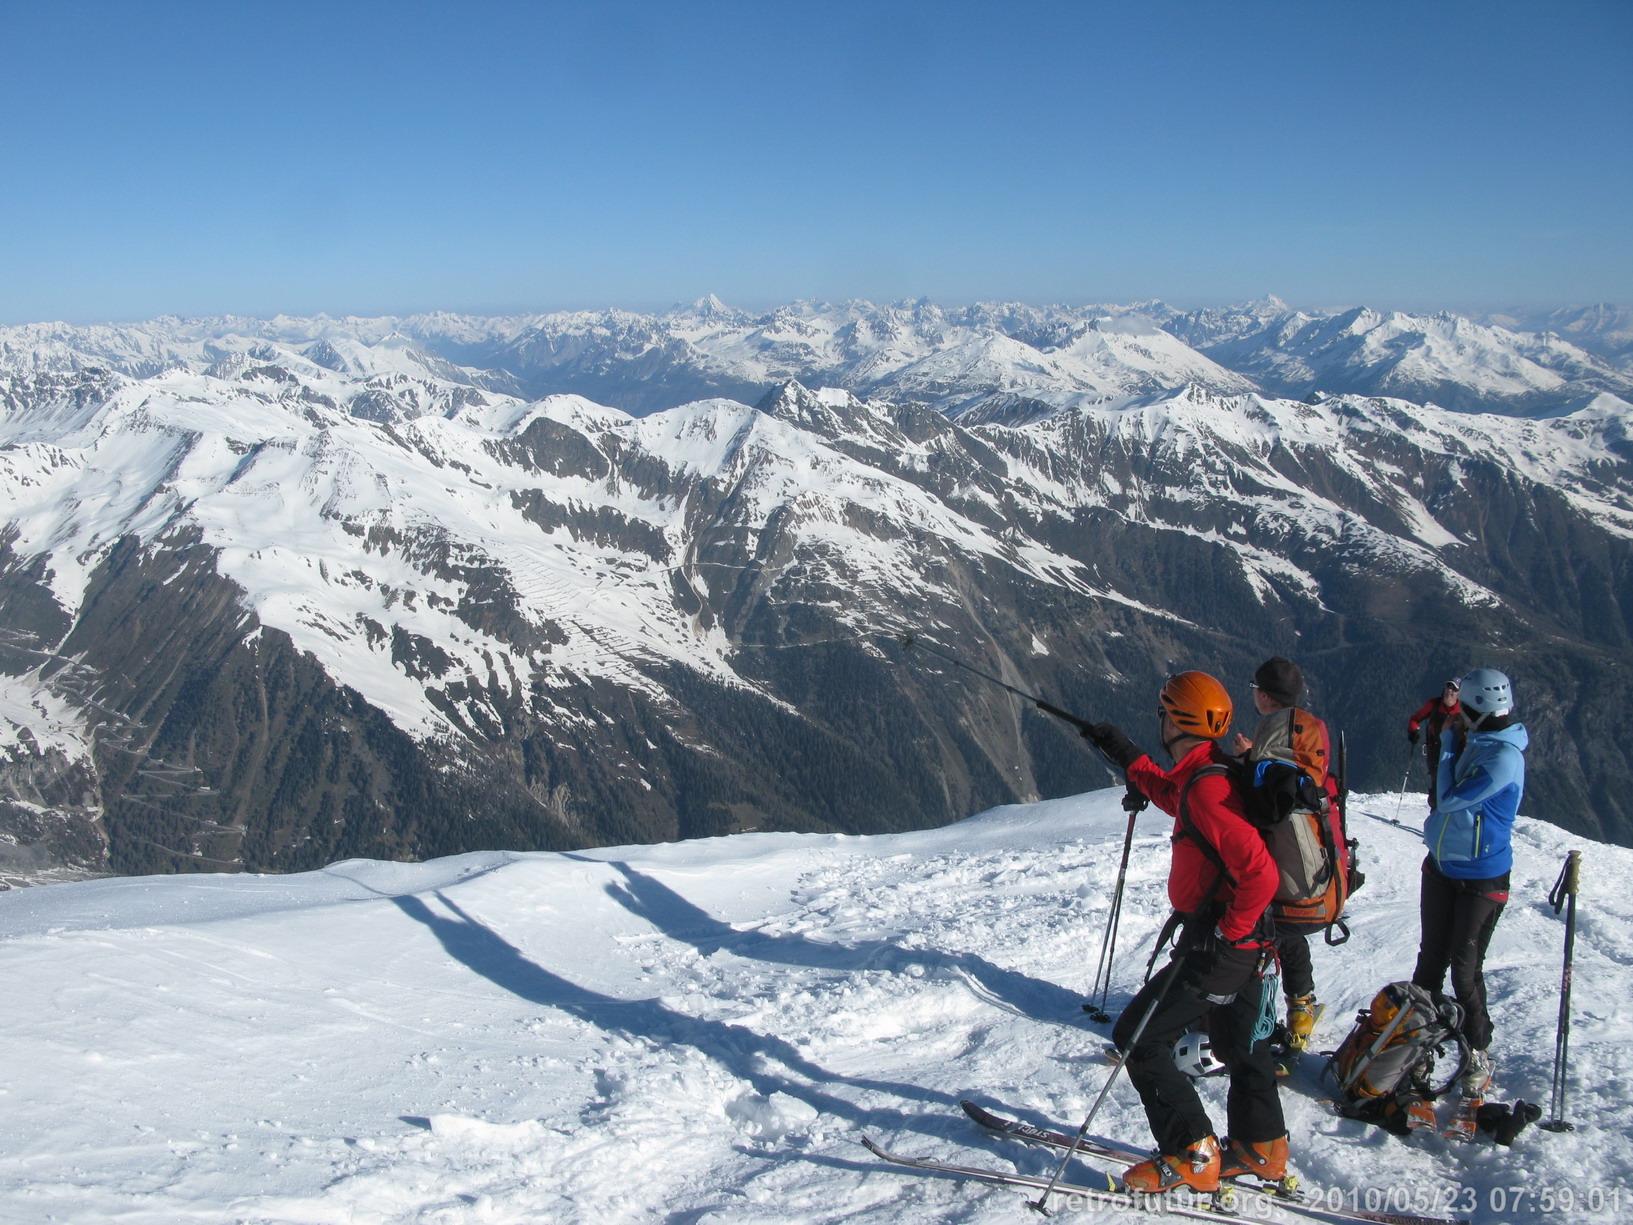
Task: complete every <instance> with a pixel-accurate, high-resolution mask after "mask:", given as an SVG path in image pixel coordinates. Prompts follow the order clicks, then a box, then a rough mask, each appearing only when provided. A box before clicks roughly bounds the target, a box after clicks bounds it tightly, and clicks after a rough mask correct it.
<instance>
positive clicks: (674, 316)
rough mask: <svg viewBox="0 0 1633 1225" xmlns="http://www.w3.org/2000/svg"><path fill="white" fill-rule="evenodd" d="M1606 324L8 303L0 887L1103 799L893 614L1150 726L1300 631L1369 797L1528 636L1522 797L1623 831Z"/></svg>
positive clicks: (1630, 570) (1254, 313)
mask: <svg viewBox="0 0 1633 1225" xmlns="http://www.w3.org/2000/svg"><path fill="white" fill-rule="evenodd" d="M1579 322H1581V326H1580V327H1579V328H1577V329H1576V334H1577V336H1578V339H1583V340H1585V339H1586V338H1587V334H1588V333H1590V332H1592V333H1593V334H1595V335H1610V334H1611V333H1613V332H1614V330H1615V327H1616V326H1619V325H1618V324H1617V323H1616V321H1615V317H1614V313H1613V312H1611V313H1609V314H1605V315H1603V316H1602V317H1600V319H1599V324H1602V325H1603V326H1599V327H1598V330H1597V331H1595V330H1594V328H1595V326H1596V325H1595V324H1594V323H1593V321H1592V320H1587V321H1579ZM1613 349H1614V345H1613V344H1610V345H1607V346H1606V347H1605V348H1604V349H1603V352H1602V353H1601V354H1600V355H1597V356H1594V355H1590V354H1589V352H1588V350H1587V349H1586V348H1585V347H1580V346H1576V345H1573V344H1568V343H1566V342H1565V341H1563V340H1560V339H1559V338H1558V337H1557V336H1542V335H1531V334H1525V333H1520V332H1515V331H1512V330H1509V329H1506V328H1503V327H1499V326H1493V325H1491V324H1477V323H1475V322H1473V321H1469V320H1462V319H1457V318H1454V317H1451V316H1436V317H1434V318H1432V319H1422V318H1417V319H1414V318H1410V317H1406V316H1398V315H1374V314H1371V313H1369V312H1351V313H1349V314H1347V315H1340V316H1331V317H1323V318H1316V317H1311V316H1305V315H1300V314H1298V313H1297V312H1290V311H1288V310H1287V309H1286V308H1284V307H1281V306H1280V304H1276V303H1269V304H1265V303H1261V304H1256V305H1254V306H1252V307H1245V308H1241V309H1240V310H1236V311H1225V312H1212V313H1209V312H1200V313H1193V314H1190V315H1182V314H1180V313H1178V312H1174V311H1171V310H1168V309H1167V308H1164V307H1162V306H1161V305H1160V304H1153V303H1147V304H1143V305H1141V306H1138V307H1124V308H1096V309H1095V310H1092V311H1090V310H1067V309H1065V308H1032V307H1023V306H984V307H975V308H969V309H967V310H963V311H945V310H941V309H939V308H936V307H934V306H931V305H929V304H925V303H917V304H907V305H903V306H898V307H888V308H880V307H871V306H868V305H867V304H861V303H851V304H846V305H845V306H842V307H818V306H813V305H802V306H796V307H789V308H786V309H784V310H781V311H777V312H772V313H771V314H769V315H765V316H756V317H750V316H747V315H744V314H742V313H741V312H736V311H732V310H730V309H728V308H726V307H724V306H722V305H721V304H719V303H717V302H713V301H706V302H703V303H700V304H697V305H696V306H694V307H690V308H686V309H684V310H678V311H675V312H672V313H670V314H669V315H665V316H637V315H626V314H619V313H616V312H607V313H601V314H594V315H589V314H585V315H567V316H539V317H528V318H514V319H469V318H458V317H451V316H417V317H414V318H410V319H381V320H291V319H273V320H243V319H232V320H212V321H182V320H160V321H156V322H153V323H150V324H143V325H132V326H128V327H111V326H110V327H102V328H67V327H63V326H59V325H33V326H30V327H25V328H12V329H3V330H0V491H3V496H0V507H3V508H4V509H3V515H4V517H3V519H0V757H3V759H4V761H3V764H0V869H4V870H5V871H6V872H8V873H9V874H10V875H11V876H12V877H13V878H14V879H17V880H29V879H50V878H52V875H53V874H59V875H60V874H61V873H63V872H69V873H72V872H78V871H86V870H113V871H121V872H152V871H175V870H198V869H203V870H215V869H233V868H250V869H253V870H257V871H267V870H301V869H309V868H315V867H319V866H321V865H322V864H325V863H328V862H331V861H333V860H335V859H337V858H343V857H347V856H368V857H373V858H405V857H408V858H428V857H431V856H435V855H445V854H452V853H457V852H461V851H467V850H472V849H492V848H505V849H514V850H526V849H550V848H572V847H582V846H590V845H606V844H609V843H619V842H631V841H656V840H659V839H663V838H674V837H691V836H700V835H712V834H722V833H729V832H734V831H738V830H745V829H764V830H776V829H785V830H788V829H792V830H840V831H846V832H853V833H860V832H870V831H878V830H900V829H907V828H917V827H922V826H926V825H934V824H940V823H943V822H946V821H948V820H953V819H956V818H958V817H960V816H962V815H963V814H965V813H967V812H970V811H974V810H976V809H979V808H981V807H983V806H986V805H989V804H992V803H995V802H1003V801H1012V800H1025V799H1032V798H1036V797H1038V796H1044V795H1058V794H1064V793H1068V792H1073V791H1080V790H1082V789H1083V788H1084V787H1086V786H1089V785H1093V784H1095V783H1096V782H1097V781H1098V780H1103V779H1104V778H1105V774H1104V773H1103V772H1102V771H1101V769H1100V767H1099V766H1098V765H1097V764H1096V762H1095V761H1094V760H1093V759H1092V758H1091V757H1090V756H1089V754H1088V753H1086V752H1085V750H1084V748H1083V746H1082V745H1081V743H1080V742H1078V741H1076V740H1075V739H1074V738H1073V737H1072V735H1071V734H1070V732H1069V730H1068V729H1065V728H1063V727H1062V726H1061V725H1059V724H1056V723H1054V722H1052V721H1050V720H1049V719H1047V718H1046V717H1045V716H1043V715H1042V714H1040V713H1038V712H1036V711H1035V710H1032V709H1030V708H1028V707H1026V706H1024V705H1018V704H1017V703H1016V701H1015V699H1013V698H1011V697H1010V696H1009V695H1007V694H1005V693H1004V692H1003V691H1002V690H999V689H997V688H995V687H992V686H987V685H984V684H983V683H982V682H980V681H977V680H974V679H973V678H970V677H969V676H967V675H966V674H962V673H958V672H955V671H951V670H949V669H948V668H947V667H946V666H945V665H942V664H940V663H939V662H938V661H936V660H934V659H930V658H926V657H924V656H922V655H911V656H909V655H904V654H903V652H902V651H901V649H900V646H899V644H898V642H897V641H896V637H897V635H899V634H901V633H902V632H904V631H908V630H912V631H918V632H922V633H924V634H925V636H926V638H927V639H928V640H930V641H932V642H934V643H937V644H939V645H940V646H941V647H942V648H945V649H950V650H953V651H956V652H958V653H959V654H960V655H961V656H962V657H964V658H966V659H967V660H968V661H969V662H970V663H972V664H974V665H975V666H978V667H981V668H983V669H985V670H987V671H990V672H993V673H996V674H999V675H1001V676H1002V677H1003V678H1004V679H1005V680H1006V681H1008V682H1010V683H1011V684H1014V685H1016V686H1018V687H1020V688H1022V689H1025V690H1027V691H1029V692H1034V693H1041V694H1043V695H1044V696H1047V697H1049V698H1051V700H1054V701H1056V702H1058V703H1059V704H1061V705H1064V706H1067V707H1068V708H1071V709H1074V710H1077V711H1079V712H1081V713H1083V714H1085V715H1093V716H1095V717H1111V718H1115V719H1118V720H1122V721H1124V722H1126V723H1127V725H1128V726H1129V728H1130V730H1131V731H1133V732H1134V733H1135V734H1136V736H1137V737H1138V736H1141V735H1146V734H1148V732H1149V728H1148V726H1147V725H1148V724H1149V715H1148V714H1147V713H1146V712H1147V711H1148V710H1149V707H1150V698H1151V694H1152V693H1153V692H1154V691H1155V688H1156V686H1157V685H1158V684H1159V683H1160V680H1161V678H1162V676H1163V675H1164V674H1166V673H1167V672H1168V671H1170V670H1172V669H1173V668H1175V667H1183V666H1202V667H1207V668H1210V669H1212V670H1215V671H1217V672H1218V673H1219V674H1220V675H1222V676H1225V677H1226V678H1227V679H1229V680H1230V681H1231V682H1232V685H1233V688H1235V689H1236V691H1237V694H1238V697H1239V698H1240V699H1241V700H1243V701H1244V702H1245V700H1246V698H1247V689H1246V685H1245V679H1246V678H1247V676H1249V675H1250V674H1251V671H1252V668H1253V667H1254V666H1255V664H1256V663H1257V662H1258V661H1259V660H1260V659H1262V658H1264V657H1265V656H1266V655H1268V654H1271V653H1277V652H1279V653H1284V654H1288V655H1292V656H1293V657H1295V658H1297V659H1299V660H1300V661H1301V662H1302V663H1303V664H1304V665H1305V668H1306V671H1307V672H1308V673H1309V675H1310V679H1311V682H1312V698H1313V702H1314V704H1315V706H1316V708H1317V709H1318V710H1319V711H1321V712H1322V713H1323V714H1325V715H1327V716H1328V717H1329V718H1330V719H1331V721H1332V722H1333V723H1334V725H1335V727H1339V728H1343V729H1345V730H1346V731H1347V732H1348V736H1349V743H1350V749H1351V754H1350V764H1351V770H1352V781H1353V782H1354V783H1355V784H1356V785H1357V786H1360V787H1367V788H1372V789H1378V790H1381V789H1384V788H1394V787H1398V786H1399V785H1400V781H1401V776H1402V773H1403V771H1404V770H1405V768H1406V766H1407V760H1406V745H1405V742H1404V738H1403V737H1402V735H1401V730H1402V724H1403V722H1404V718H1405V715H1406V714H1407V713H1408V712H1409V711H1410V710H1411V709H1412V708H1414V707H1415V706H1416V705H1417V704H1418V703H1419V702H1420V701H1421V700H1422V698H1423V697H1424V696H1427V694H1428V692H1430V691H1431V690H1433V689H1434V688H1436V687H1437V685H1438V682H1439V680H1441V679H1443V678H1444V675H1446V674H1450V673H1454V672H1457V671H1460V670H1462V669H1465V668H1467V667H1469V666H1472V665H1474V664H1493V665H1496V666H1501V667H1505V668H1508V669H1509V670H1510V671H1511V672H1512V673H1513V674H1514V676H1515V678H1516V683H1517V685H1518V687H1519V689H1520V692H1521V694H1522V703H1523V714H1524V716H1525V718H1526V720H1527V723H1528V725H1529V726H1530V727H1531V729H1532V733H1533V737H1534V747H1533V749H1532V753H1531V761H1532V771H1533V773H1532V783H1531V790H1530V794H1531V796H1532V797H1533V805H1534V807H1533V811H1535V812H1537V813H1538V814H1539V815H1543V816H1546V817H1547V819H1550V820H1554V821H1556V822H1558V823H1559V824H1561V825H1564V826H1566V827H1567V828H1572V829H1577V830H1581V831H1584V832H1587V833H1591V834H1594V835H1596V836H1598V837H1601V838H1604V839H1606V840H1611V841H1623V842H1633V800H1630V799H1629V796H1630V794H1633V791H1630V789H1629V787H1628V785H1627V784H1628V782H1629V780H1630V779H1633V756H1630V750H1629V748H1628V747H1627V743H1626V737H1625V736H1623V735H1621V733H1620V732H1619V729H1618V728H1617V727H1616V726H1615V722H1614V720H1607V719H1606V718H1605V717H1604V712H1605V711H1617V710H1620V709H1623V708H1626V707H1627V706H1628V705H1629V704H1630V703H1633V669H1630V667H1629V665H1630V664H1633V636H1630V635H1633V608H1630V599H1633V584H1630V575H1633V449H1630V447H1629V441H1628V437H1627V424H1628V415H1629V406H1628V403H1627V401H1626V400H1625V399H1623V398H1622V395H1623V393H1630V394H1633V374H1630V373H1629V371H1628V369H1627V367H1626V365H1625V363H1620V364H1619V359H1617V358H1616V357H1615V355H1614V352H1613V351H1612V350H1613ZM1227 359H1228V360H1227ZM801 379H803V380H808V383H809V384H817V383H820V384H823V386H822V387H820V388H816V389H813V387H812V386H809V385H808V384H807V383H806V382H801V381H799V380H801ZM1454 384H1455V387H1454V386H1453V385H1454ZM1270 388H1274V389H1276V390H1277V391H1279V392H1281V393H1295V392H1296V393H1298V396H1297V398H1289V397H1288V396H1287V395H1286V394H1280V395H1278V394H1272V391H1271V390H1269V389H1270ZM1426 388H1438V389H1440V390H1438V391H1436V392H1435V394H1436V395H1437V396H1438V397H1439V398H1440V400H1441V401H1442V402H1445V403H1448V404H1453V405H1454V406H1455V407H1456V408H1458V409H1464V410H1467V409H1472V408H1481V409H1485V410H1492V409H1501V410H1502V411H1501V412H1494V411H1479V412H1475V411H1454V410H1453V409H1452V408H1442V407H1436V406H1434V405H1433V404H1425V403H1419V402H1414V400H1413V399H1411V398H1409V397H1408V398H1401V397H1403V396H1406V394H1407V393H1408V392H1409V391H1414V389H1415V391H1423V390H1424V389H1426ZM1448 388H1452V389H1453V391H1448V390H1447V389H1448ZM1458 389H1460V390H1458ZM592 391H593V392H594V393H595V395H594V397H593V398H592V397H591V396H590V394H589V393H590V392H592ZM1381 391H1389V392H1390V393H1391V396H1385V395H1382V394H1376V393H1379V392H1381ZM1453 392H1455V394H1453ZM1391 397H1393V398H1391Z"/></svg>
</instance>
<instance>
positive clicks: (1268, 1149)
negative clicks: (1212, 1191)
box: [1219, 1136, 1287, 1182]
mask: <svg viewBox="0 0 1633 1225" xmlns="http://www.w3.org/2000/svg"><path fill="white" fill-rule="evenodd" d="M1243 1174H1251V1175H1253V1177H1255V1178H1262V1179H1264V1181H1265V1182H1280V1181H1281V1180H1282V1179H1284V1178H1286V1177H1287V1137H1286V1136H1281V1137H1279V1138H1277V1139H1275V1140H1260V1141H1259V1142H1258V1143H1256V1144H1244V1143H1243V1142H1242V1141H1240V1140H1232V1139H1231V1138H1230V1137H1229V1136H1226V1137H1225V1148H1224V1152H1223V1154H1222V1155H1221V1160H1220V1166H1219V1177H1220V1178H1240V1177H1241V1176H1242V1175H1243Z"/></svg>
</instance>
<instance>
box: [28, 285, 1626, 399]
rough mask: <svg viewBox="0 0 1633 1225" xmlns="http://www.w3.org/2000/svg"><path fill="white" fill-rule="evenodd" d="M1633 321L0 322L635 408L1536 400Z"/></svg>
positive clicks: (55, 333)
mask: <svg viewBox="0 0 1633 1225" xmlns="http://www.w3.org/2000/svg"><path fill="white" fill-rule="evenodd" d="M1528 326H1530V327H1532V328H1533V329H1534V330H1526V329H1527V327H1528ZM1627 332H1628V324H1627V316H1626V313H1625V312H1621V311H1617V310H1616V309H1615V308H1612V307H1601V308H1596V309H1593V310H1586V311H1578V312H1556V313H1555V314H1554V315H1550V316H1539V317H1536V318H1534V319H1524V320H1522V319H1517V318H1514V317H1502V318H1500V319H1498V318H1492V319H1489V320H1486V321H1483V322H1482V321H1476V320H1473V319H1469V318H1465V317H1463V316H1459V315H1453V314H1449V313H1446V312H1442V313H1439V314H1435V315H1410V314H1406V313H1403V312H1399V311H1377V310H1371V309H1368V308H1365V307H1358V308H1355V309H1352V310H1348V311H1341V312H1327V313H1319V312H1317V313H1311V312H1304V311H1298V310H1294V309H1291V308H1289V307H1288V306H1287V305H1286V304H1284V303H1282V302H1280V301H1277V300H1276V299H1273V298H1272V299H1267V300H1265V301H1263V302H1256V303H1249V304H1246V305H1243V306H1236V307H1229V308H1225V309H1222V310H1205V311H1196V312H1191V313H1182V312H1179V311H1176V310H1174V309H1173V308H1171V307H1168V306H1166V305H1165V304H1163V303H1161V302H1146V303H1137V304H1132V305H1113V304H1096V305H1089V306H1030V305H1026V304H1021V303H982V304H977V305H974V306H969V307H963V308H945V307H941V306H938V305H936V304H934V303H931V302H927V301H919V302H900V303H893V304H888V305H878V304H875V303H871V302H865V301H850V302H844V303H838V304H834V303H827V302H796V303H792V304H790V305H786V306H782V307H778V308H776V309H775V310H773V311H770V312H768V313H765V314H752V313H749V312H745V311H739V310H734V309H733V308H731V307H728V306H726V305H725V304H724V303H721V302H719V301H718V300H717V299H714V298H712V297H711V298H706V299H703V300H701V301H699V302H697V303H694V304H692V305H691V306H684V307H676V308H675V309H673V310H671V311H668V312H666V313H663V314H654V315H643V314H636V313H632V312H628V311H619V310H607V311H568V312H558V313H555V314H547V315H519V316H507V317H497V318H482V317H474V316H460V315H450V314H446V313H432V314H424V315H414V316H405V317H389V316H388V317H381V318H372V319H358V318H345V319H334V318H330V317H327V316H318V317H316V318H312V319H297V318H289V317H282V316H280V317H278V318H275V319H268V320H262V319H244V318H234V317H227V318H221V319H174V318H166V319H157V320H152V321H149V322H146V323H137V324H125V325H101V326H94V327H80V328H75V327H69V326H67V325H64V324H30V325H26V326H23V327H13V328H0V371H12V372H68V371H78V370H84V369H89V368H96V367H106V368H109V369H113V370H118V371H121V372H124V373H127V374H131V375H135V376H137V377H147V376H150V375H154V374H158V373H161V372H162V371H164V370H166V369H169V368H171V367H176V366H179V367H182V368H185V369H189V370H193V371H204V370H210V369H218V370H219V369H223V368H224V364H227V363H240V364H242V363H248V362H255V361H266V360H274V361H277V360H280V358H279V355H280V354H282V355H284V356H286V357H287V356H288V355H291V354H293V355H296V356H299V357H300V358H302V359H303V360H307V361H310V362H312V363H315V364H317V365H320V366H325V367H329V368H331V369H334V370H337V371H346V372H350V373H364V372H367V373H368V374H370V375H372V376H373V377H374V378H375V379H378V380H380V381H381V383H382V387H381V389H380V390H381V391H382V393H384V394H386V395H387V396H389V393H391V392H392V391H393V390H394V386H393V384H396V385H398V386H397V388H396V389H398V390H400V385H401V384H402V383H405V382H410V383H425V382H427V381H430V382H431V383H435V384H440V385H445V386H446V385H452V386H464V387H467V388H482V389H485V390H488V391H495V392H501V393H512V394H531V395H535V396H536V395H542V394H545V393H549V392H563V391H571V392H578V393H582V394H586V395H588V396H590V397H591V398H594V399H600V400H602V401H604V402H609V403H614V404H617V405H619V406H620V407H623V408H627V409H629V410H631V411H634V412H638V413H646V412H651V411H654V410H655V409H660V408H667V407H673V406H674V405H676V404H680V403H684V402H686V401H689V400H698V399H706V398H709V397H711V396H715V395H729V396H733V397H735V398H739V399H741V398H749V399H753V398H757V396H758V394H759V391H760V390H761V389H763V388H764V387H765V386H766V385H767V384H774V383H780V382H783V381H786V380H789V379H797V380H800V381H802V382H805V383H808V384H813V383H821V384H826V385H829V386H835V387H843V388H845V389H847V390H849V391H851V392H853V393H855V394H857V395H858V396H862V397H882V398H890V399H897V400H901V399H913V400H917V401H920V402H924V403H928V404H931V405H933V406H934V407H936V408H937V409H938V410H939V411H945V412H949V413H951V414H954V415H959V416H966V415H971V414H973V415H975V416H976V417H980V416H981V415H982V414H991V413H992V412H994V411H995V409H994V406H995V405H999V404H1002V403H1004V402H1005V401H1006V400H1009V399H1013V398H1015V397H1019V398H1021V399H1023V400H1031V401H1039V402H1042V403H1046V404H1049V405H1053V406H1055V407H1057V408H1059V407H1067V406H1070V405H1073V404H1076V403H1081V402H1082V401H1083V400H1084V399H1085V398H1104V397H1107V396H1118V395H1128V394H1136V393H1149V392H1154V391H1160V390H1164V389H1172V388H1175V387H1178V386H1181V385H1183V384H1187V383H1189V384H1195V385H1197V386H1201V387H1206V388H1208V389H1210V390H1213V391H1218V392H1223V393H1227V394H1239V393H1242V392H1247V391H1255V390H1258V391H1263V392H1266V393H1268V394H1271V395H1287V396H1292V397H1295V398H1302V397H1304V396H1305V395H1307V394H1309V393H1311V392H1322V393H1324V394H1329V395H1332V394H1346V393H1347V394H1359V395H1386V396H1398V397H1401V398H1405V399H1409V400H1412V401H1414V402H1417V403H1422V402H1425V401H1427V400H1432V401H1434V402H1435V403H1439V404H1442V405H1444V406H1447V407H1451V408H1455V409H1460V410H1469V409H1480V410H1486V411H1508V412H1519V413H1524V414H1528V415H1529V414H1533V413H1537V412H1546V411H1550V410H1557V409H1558V408H1559V407H1560V406H1561V405H1562V404H1566V403H1569V402H1571V401H1576V400H1581V399H1583V398H1585V397H1588V396H1592V395H1595V394H1599V393H1608V394H1612V395H1615V396H1618V397H1620V398H1622V399H1623V400H1628V399H1633V367H1630V366H1629V359H1628V350H1627V340H1626V335H1627ZM1573 341H1580V342H1581V345H1587V346H1591V351H1590V349H1589V348H1584V347H1581V345H1579V344H1577V343H1573ZM381 411H386V409H382V410H381ZM392 411H397V410H392ZM425 411H429V409H426V410H425ZM1004 411H1014V410H1004ZM1022 413H1023V416H1024V410H1022Z"/></svg>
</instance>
